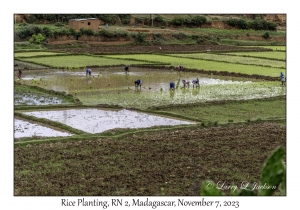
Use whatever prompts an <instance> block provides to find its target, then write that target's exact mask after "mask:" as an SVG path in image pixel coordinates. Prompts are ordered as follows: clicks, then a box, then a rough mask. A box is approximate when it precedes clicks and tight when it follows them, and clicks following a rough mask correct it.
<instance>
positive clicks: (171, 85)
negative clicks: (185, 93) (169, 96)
mask: <svg viewBox="0 0 300 210" xmlns="http://www.w3.org/2000/svg"><path fill="white" fill-rule="evenodd" d="M170 89H171V90H175V83H174V82H170Z"/></svg>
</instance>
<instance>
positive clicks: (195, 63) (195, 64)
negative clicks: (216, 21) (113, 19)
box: [108, 53, 282, 77]
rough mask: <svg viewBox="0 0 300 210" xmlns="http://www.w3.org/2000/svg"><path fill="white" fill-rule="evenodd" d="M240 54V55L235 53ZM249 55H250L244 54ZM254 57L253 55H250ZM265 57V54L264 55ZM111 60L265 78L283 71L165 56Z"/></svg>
mask: <svg viewBox="0 0 300 210" xmlns="http://www.w3.org/2000/svg"><path fill="white" fill-rule="evenodd" d="M235 54H239V53H235ZM244 54H245V55H247V54H248V53H244ZM250 55H252V54H250ZM264 55H265V54H264ZM108 57H111V58H119V59H136V60H137V61H150V62H151V61H161V62H164V63H170V64H171V65H172V66H179V65H182V66H184V67H186V68H190V69H199V70H201V69H204V70H213V71H227V72H235V73H243V74H249V75H252V74H258V75H265V76H273V77H278V75H279V73H280V71H282V69H278V68H272V67H265V66H254V65H252V66H251V65H243V64H233V63H224V62H217V61H206V60H195V59H190V58H179V57H172V56H165V55H148V54H147V55H146V54H135V55H112V56H108Z"/></svg>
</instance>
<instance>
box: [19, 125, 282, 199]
mask: <svg viewBox="0 0 300 210" xmlns="http://www.w3.org/2000/svg"><path fill="white" fill-rule="evenodd" d="M285 145H286V127H285V125H282V126H281V125H279V124H274V123H258V124H249V125H247V124H239V125H229V126H227V127H210V128H203V127H197V128H185V129H177V130H175V129H174V130H170V131H163V130H161V131H159V132H157V131H154V132H150V133H144V134H134V135H132V134H131V135H127V136H123V137H120V138H118V139H113V138H101V139H100V138H99V139H94V140H88V139H87V140H83V141H69V142H66V143H62V142H58V143H51V144H49V143H45V144H40V145H27V146H26V147H16V148H15V149H14V174H15V175H14V195H39V196H41V195H52V196H53V195H60V196H67V195H73V196H74V195H77V196H79V195H81V196H84V195H85V196H88V195H97V196H101V195H103V196H115V195H130V196H137V195H145V196H151V195H172V196H188V195H197V196H199V189H200V186H201V184H202V182H203V181H204V180H212V181H214V182H219V181H220V182H225V183H226V184H228V185H230V184H232V183H235V184H236V185H240V184H241V182H242V181H247V182H251V183H253V182H258V181H259V180H260V172H261V169H262V166H263V163H264V162H265V160H266V158H267V157H268V156H269V155H270V154H271V152H272V151H273V150H274V149H275V148H276V147H277V146H283V147H285ZM162 189H163V190H162Z"/></svg>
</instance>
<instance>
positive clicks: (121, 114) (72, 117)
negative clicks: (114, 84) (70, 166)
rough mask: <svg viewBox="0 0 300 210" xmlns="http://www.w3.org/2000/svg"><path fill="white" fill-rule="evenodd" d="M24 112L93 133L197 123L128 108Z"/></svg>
mask: <svg viewBox="0 0 300 210" xmlns="http://www.w3.org/2000/svg"><path fill="white" fill-rule="evenodd" d="M24 114H26V115H29V116H34V117H38V118H46V119H48V120H52V121H57V122H60V123H63V124H66V125H68V126H71V127H73V128H76V129H79V130H82V131H85V132H88V133H93V134H94V133H101V132H104V131H107V130H110V129H114V128H148V127H153V126H162V125H163V126H174V125H181V124H195V123H193V122H189V121H182V120H177V119H173V118H165V117H160V116H156V115H149V114H145V113H141V112H136V111H130V110H126V109H122V110H107V109H105V110H102V109H96V108H90V109H67V110H51V111H36V112H24Z"/></svg>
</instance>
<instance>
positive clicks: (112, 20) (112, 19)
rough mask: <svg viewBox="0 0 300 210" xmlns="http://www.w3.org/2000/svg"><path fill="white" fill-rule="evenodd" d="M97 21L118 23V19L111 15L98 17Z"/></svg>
mask: <svg viewBox="0 0 300 210" xmlns="http://www.w3.org/2000/svg"><path fill="white" fill-rule="evenodd" d="M99 19H101V20H103V21H104V22H106V23H111V24H115V23H116V22H117V21H118V17H117V16H116V15H111V14H106V15H99Z"/></svg>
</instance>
